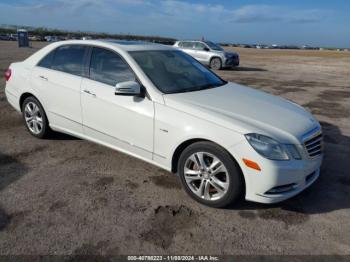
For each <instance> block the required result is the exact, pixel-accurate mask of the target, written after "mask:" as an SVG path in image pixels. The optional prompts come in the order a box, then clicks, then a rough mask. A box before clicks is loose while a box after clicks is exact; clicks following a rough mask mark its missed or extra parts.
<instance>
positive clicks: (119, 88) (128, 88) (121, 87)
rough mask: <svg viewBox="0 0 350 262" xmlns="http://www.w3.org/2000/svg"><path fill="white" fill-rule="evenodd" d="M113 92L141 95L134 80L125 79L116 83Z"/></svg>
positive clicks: (121, 94)
mask: <svg viewBox="0 0 350 262" xmlns="http://www.w3.org/2000/svg"><path fill="white" fill-rule="evenodd" d="M114 94H115V95H118V96H138V95H141V86H140V84H139V83H137V82H135V81H126V82H121V83H118V84H116V86H115V90H114Z"/></svg>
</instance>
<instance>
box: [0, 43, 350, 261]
mask: <svg viewBox="0 0 350 262" xmlns="http://www.w3.org/2000/svg"><path fill="white" fill-rule="evenodd" d="M42 45H43V44H40V43H35V44H34V47H33V48H30V49H19V48H17V46H16V43H14V42H0V73H1V75H3V72H4V71H5V70H6V68H7V67H8V65H9V64H10V63H11V62H13V61H19V60H22V59H24V58H26V57H27V56H29V55H30V54H31V53H33V52H35V51H36V50H37V49H38V48H39V47H40V46H42ZM235 50H237V51H238V52H239V53H240V55H241V66H240V67H239V68H236V69H233V70H224V71H218V72H217V73H218V74H219V75H221V76H222V77H223V78H224V79H226V80H229V81H234V82H238V83H241V84H246V85H250V86H252V87H254V88H257V89H262V90H264V91H267V92H270V93H273V94H276V95H279V96H282V97H284V98H287V99H290V100H293V101H295V102H296V103H299V104H301V105H303V106H305V107H307V108H309V109H310V110H311V111H312V112H313V113H314V114H315V116H316V117H317V118H318V120H319V121H321V123H322V126H323V128H324V134H325V141H326V154H325V161H324V164H323V167H322V174H321V177H320V179H319V180H318V181H317V182H316V183H315V184H314V185H313V186H312V187H311V188H309V189H308V190H306V191H305V192H303V193H302V194H300V195H298V196H297V197H295V198H293V199H291V200H288V201H286V202H284V203H281V204H277V205H273V206H267V205H261V204H254V203H248V202H241V203H238V204H236V205H234V206H232V207H231V208H229V209H224V210H223V209H221V210H220V209H212V208H208V207H205V206H202V205H200V204H198V203H196V202H194V201H193V200H191V199H190V198H189V197H188V196H187V195H186V193H185V192H184V191H183V190H182V189H181V186H180V182H179V181H178V179H177V177H176V176H174V175H172V174H169V173H167V172H165V171H162V170H160V169H158V168H156V167H153V166H151V165H149V164H147V163H144V162H142V161H140V160H136V159H134V158H132V157H129V156H127V155H124V154H122V153H119V152H115V151H112V150H109V149H107V148H104V147H102V146H99V145H96V144H92V143H90V142H86V141H83V140H79V139H75V138H73V137H70V136H66V135H55V136H54V137H52V138H51V139H47V140H38V139H35V138H34V137H32V136H30V135H29V134H28V133H27V131H26V129H25V127H24V125H23V123H22V119H21V116H20V115H19V114H18V113H16V112H15V111H14V110H13V109H12V108H11V107H10V106H9V105H8V103H7V101H6V98H5V96H4V84H5V83H4V80H3V79H1V81H0V112H1V114H0V254H72V255H75V254H114V255H115V254H135V253H136V254H140V253H141V254H169V253H171V254H174V253H177V254H194V253H195V254H350V226H349V221H350V194H349V191H350V171H349V170H350V119H349V112H350V53H346V52H327V51H289V50H282V51H281V50H256V49H235ZM252 106H253V105H252ZM257 110H259V108H257Z"/></svg>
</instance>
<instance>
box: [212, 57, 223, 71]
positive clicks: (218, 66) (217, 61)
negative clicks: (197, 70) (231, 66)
mask: <svg viewBox="0 0 350 262" xmlns="http://www.w3.org/2000/svg"><path fill="white" fill-rule="evenodd" d="M210 68H211V69H214V70H220V69H221V68H222V62H221V59H220V58H218V57H214V58H212V59H211V60H210Z"/></svg>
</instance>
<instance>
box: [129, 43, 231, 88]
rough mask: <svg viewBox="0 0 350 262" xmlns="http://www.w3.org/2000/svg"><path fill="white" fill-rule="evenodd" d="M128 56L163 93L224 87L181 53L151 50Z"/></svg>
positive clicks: (131, 52)
mask: <svg viewBox="0 0 350 262" xmlns="http://www.w3.org/2000/svg"><path fill="white" fill-rule="evenodd" d="M129 53H130V55H131V56H132V57H133V58H134V59H135V61H136V62H137V63H138V65H139V66H140V67H141V68H142V70H143V71H144V72H145V74H146V75H147V76H148V77H149V79H150V80H151V81H152V82H153V84H154V85H155V86H156V87H157V88H158V89H159V90H160V91H162V92H163V93H165V94H172V93H182V92H191V91H199V90H203V89H207V88H213V87H217V86H221V85H224V84H226V82H225V81H224V80H222V79H221V78H219V77H218V76H216V75H215V74H214V73H213V72H211V71H210V70H209V69H207V68H206V67H205V66H203V65H202V64H201V63H199V62H198V61H197V60H195V59H193V58H192V57H191V56H189V55H187V54H185V53H183V52H182V51H178V50H157V51H153V50H152V51H130V52H129Z"/></svg>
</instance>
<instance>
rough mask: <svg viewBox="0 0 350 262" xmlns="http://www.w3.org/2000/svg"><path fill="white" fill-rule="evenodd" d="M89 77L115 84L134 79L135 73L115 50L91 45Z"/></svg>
mask: <svg viewBox="0 0 350 262" xmlns="http://www.w3.org/2000/svg"><path fill="white" fill-rule="evenodd" d="M90 79H92V80H95V81H98V82H101V83H104V84H107V85H111V86H115V85H116V84H118V83H120V82H125V81H135V75H134V73H133V72H132V70H131V69H130V67H129V65H128V64H127V63H126V62H125V61H124V60H123V59H122V58H121V57H120V56H119V55H118V54H116V53H115V52H112V51H109V50H106V49H103V48H98V47H93V49H92V53H91V61H90Z"/></svg>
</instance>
